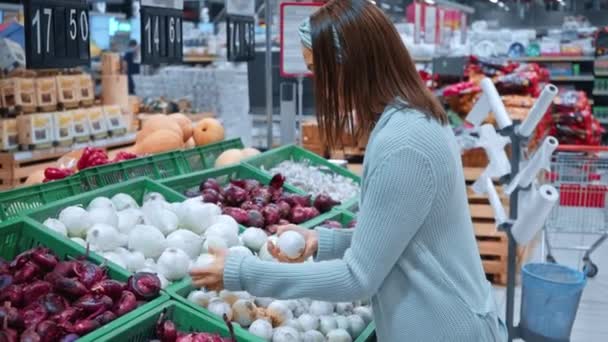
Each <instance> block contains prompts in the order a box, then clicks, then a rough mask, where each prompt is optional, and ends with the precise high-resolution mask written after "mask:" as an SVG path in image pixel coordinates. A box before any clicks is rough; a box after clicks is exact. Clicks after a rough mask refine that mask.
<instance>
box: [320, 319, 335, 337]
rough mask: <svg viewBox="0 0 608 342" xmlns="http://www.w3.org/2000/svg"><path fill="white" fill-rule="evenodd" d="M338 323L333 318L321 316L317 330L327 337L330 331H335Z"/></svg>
mask: <svg viewBox="0 0 608 342" xmlns="http://www.w3.org/2000/svg"><path fill="white" fill-rule="evenodd" d="M337 328H338V323H337V322H336V319H335V318H334V317H333V316H321V317H320V318H319V330H320V331H321V332H322V333H323V334H325V335H327V334H328V333H329V332H330V331H332V330H334V329H337Z"/></svg>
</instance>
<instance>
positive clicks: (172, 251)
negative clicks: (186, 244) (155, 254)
mask: <svg viewBox="0 0 608 342" xmlns="http://www.w3.org/2000/svg"><path fill="white" fill-rule="evenodd" d="M156 265H157V269H158V272H159V273H160V274H162V275H163V276H165V278H167V279H168V280H170V281H175V280H180V279H182V278H184V277H185V276H186V275H188V268H189V266H190V258H189V257H188V254H186V252H184V251H182V250H181V249H177V248H167V249H166V250H165V251H164V252H163V253H162V254H161V256H160V257H159V258H158V261H157V263H156Z"/></svg>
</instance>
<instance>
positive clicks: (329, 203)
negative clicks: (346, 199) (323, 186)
mask: <svg viewBox="0 0 608 342" xmlns="http://www.w3.org/2000/svg"><path fill="white" fill-rule="evenodd" d="M313 205H314V207H315V208H317V210H319V211H320V212H322V213H326V212H328V211H330V210H331V209H332V208H333V207H335V206H337V205H340V202H337V201H334V200H333V199H332V198H331V197H329V196H327V195H324V194H321V195H319V196H317V198H315V202H314V204H313Z"/></svg>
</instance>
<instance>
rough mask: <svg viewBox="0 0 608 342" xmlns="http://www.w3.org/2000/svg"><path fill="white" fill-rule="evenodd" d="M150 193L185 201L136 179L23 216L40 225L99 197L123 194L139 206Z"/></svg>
mask: <svg viewBox="0 0 608 342" xmlns="http://www.w3.org/2000/svg"><path fill="white" fill-rule="evenodd" d="M151 192H157V193H159V194H161V195H163V196H164V197H165V199H166V200H167V202H182V201H184V200H185V199H186V198H185V197H184V196H182V195H181V194H179V193H177V192H175V191H173V190H171V189H169V188H167V187H165V186H163V185H161V184H158V183H156V182H154V181H153V180H151V179H149V178H145V177H144V178H138V179H133V180H129V181H126V182H122V183H120V184H115V185H111V186H107V187H103V188H100V189H97V190H92V191H88V192H85V193H82V194H80V195H76V196H73V197H68V198H64V199H61V200H57V201H55V202H52V203H49V204H47V205H45V206H42V207H39V208H36V209H33V210H30V211H27V212H25V213H23V214H24V215H26V216H28V217H30V218H32V219H34V220H35V221H37V222H38V223H39V224H42V222H44V220H46V219H47V218H57V217H58V216H59V213H60V212H61V210H63V209H64V208H66V207H69V206H76V205H80V206H84V207H86V206H87V205H88V204H89V203H90V202H91V201H92V200H93V199H95V198H97V197H100V196H104V197H108V198H111V197H112V196H114V195H116V194H119V193H124V194H127V195H129V196H131V197H133V199H135V201H137V203H138V204H139V205H141V204H142V203H143V198H144V196H145V195H146V194H148V193H151ZM63 240H64V241H66V242H70V241H69V239H67V238H63ZM91 254H93V255H96V256H97V257H98V258H100V259H103V257H101V256H99V255H97V254H96V253H94V252H91ZM108 263H110V264H111V265H113V266H114V268H116V269H119V270H122V271H123V272H124V274H126V275H128V274H130V272H128V271H127V270H125V269H124V268H122V267H120V266H118V265H116V264H114V263H112V262H111V261H109V262H108ZM189 281H190V280H189V279H183V280H181V281H178V282H175V283H173V284H171V285H169V286H168V287H167V289H169V288H171V287H173V286H175V287H182V286H184V284H185V283H188V282H189Z"/></svg>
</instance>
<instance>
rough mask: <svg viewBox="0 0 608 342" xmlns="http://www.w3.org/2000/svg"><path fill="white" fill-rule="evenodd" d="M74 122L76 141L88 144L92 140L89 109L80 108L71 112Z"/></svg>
mask: <svg viewBox="0 0 608 342" xmlns="http://www.w3.org/2000/svg"><path fill="white" fill-rule="evenodd" d="M71 112H72V120H73V121H74V140H76V141H78V142H86V141H89V140H91V130H90V128H89V116H88V115H87V109H85V108H78V109H74V110H72V111H71Z"/></svg>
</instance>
